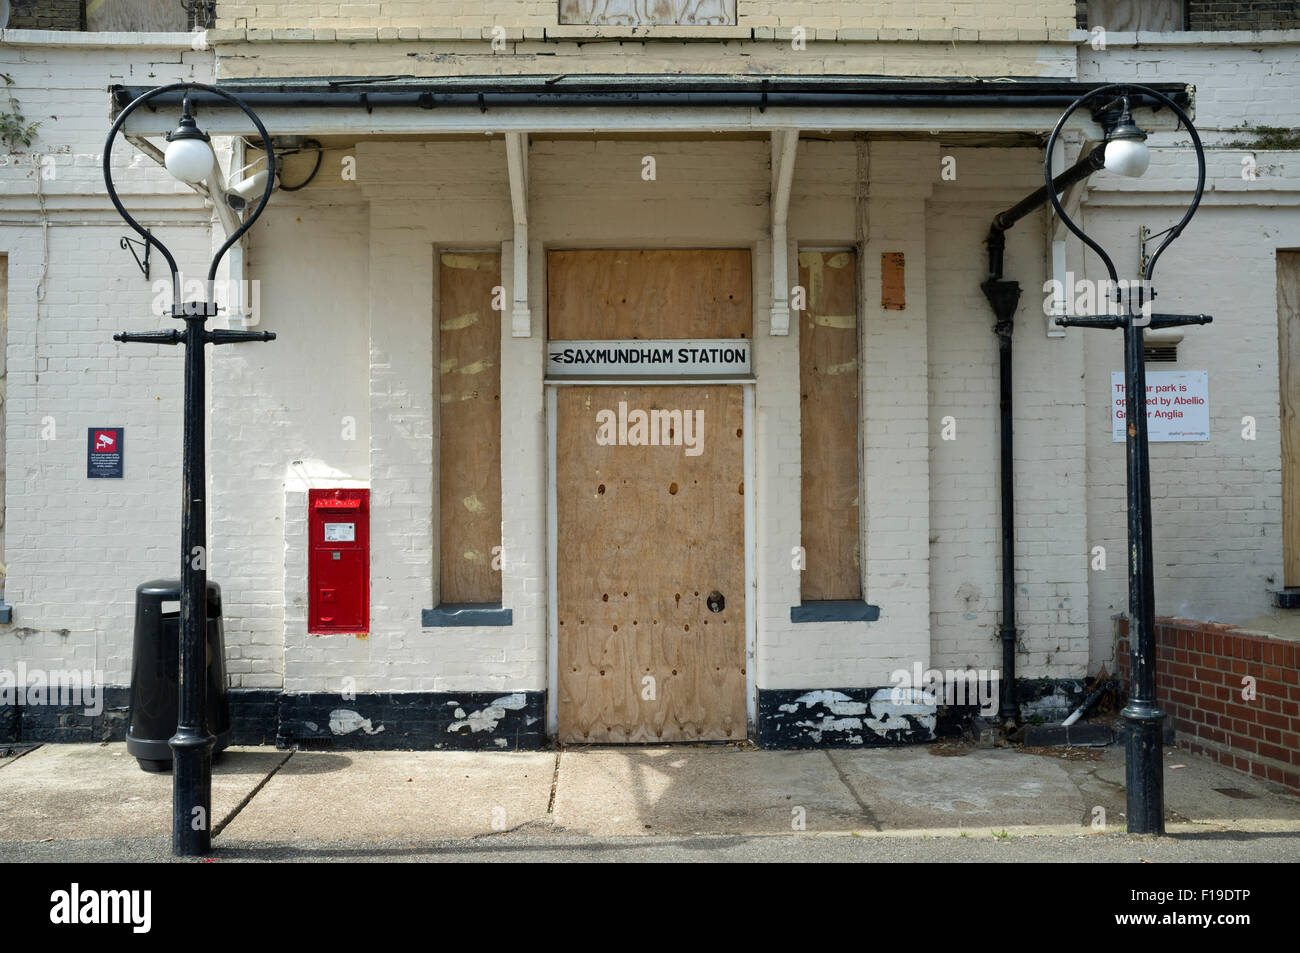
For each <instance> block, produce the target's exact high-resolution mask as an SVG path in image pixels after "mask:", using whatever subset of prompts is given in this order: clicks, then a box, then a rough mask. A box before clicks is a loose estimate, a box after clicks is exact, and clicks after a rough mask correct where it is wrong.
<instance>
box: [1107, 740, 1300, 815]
mask: <svg viewBox="0 0 1300 953" xmlns="http://www.w3.org/2000/svg"><path fill="white" fill-rule="evenodd" d="M1095 774H1096V777H1097V779H1098V780H1100V781H1103V782H1106V783H1109V784H1111V785H1113V786H1116V787H1118V788H1120V789H1121V791H1122V789H1123V786H1124V746H1123V745H1116V746H1114V747H1111V748H1107V749H1105V752H1104V754H1103V755H1102V759H1101V761H1100V763H1099V764H1098V765H1097V768H1096V772H1095ZM1224 791H1230V792H1233V793H1235V794H1237V796H1235V797H1234V796H1233V794H1225V793H1224ZM1243 794H1244V795H1245V797H1242V796H1241V795H1243ZM1120 804H1121V805H1122V804H1123V798H1122V797H1121V800H1120ZM1120 810H1121V811H1122V810H1123V807H1122V806H1121V808H1120ZM1165 811H1166V821H1188V822H1191V823H1195V824H1204V825H1219V826H1224V825H1226V826H1230V827H1233V828H1235V829H1238V830H1294V829H1295V828H1296V825H1297V823H1298V822H1300V797H1296V796H1295V795H1293V794H1288V793H1287V792H1286V791H1284V790H1283V789H1282V788H1281V787H1279V786H1278V785H1275V784H1268V783H1266V782H1263V781H1257V780H1256V779H1254V778H1252V777H1249V776H1248V775H1245V774H1240V773H1238V772H1236V771H1233V770H1231V769H1229V768H1225V767H1223V766H1222V765H1219V764H1216V763H1215V762H1213V761H1211V760H1210V759H1209V758H1204V757H1201V756H1199V755H1194V754H1190V753H1189V752H1186V751H1179V750H1178V749H1176V748H1166V749H1165Z"/></svg>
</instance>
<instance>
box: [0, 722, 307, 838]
mask: <svg viewBox="0 0 1300 953" xmlns="http://www.w3.org/2000/svg"><path fill="white" fill-rule="evenodd" d="M288 756H289V752H287V751H276V750H274V749H271V748H228V749H227V750H226V751H225V753H224V754H223V755H222V756H221V757H220V758H219V759H218V760H217V763H216V764H215V765H214V766H213V770H212V814H213V818H214V821H215V823H216V824H220V823H221V822H222V821H223V820H224V819H225V818H227V817H229V816H230V814H231V813H232V812H234V811H235V809H236V808H238V807H239V805H240V804H242V803H243V802H244V800H245V799H247V798H248V796H249V795H250V794H252V792H253V791H254V789H256V787H257V786H258V785H259V784H261V783H262V781H263V780H264V779H265V778H266V776H267V775H269V774H270V773H271V772H272V771H274V770H275V769H276V767H277V766H278V765H280V764H281V763H282V762H283V761H284V760H285V759H286V758H287V757H288ZM171 829H172V776H171V772H167V773H165V774H149V773H146V772H144V771H141V770H140V766H139V765H138V764H137V763H136V760H135V758H133V757H131V756H130V755H129V754H127V753H126V745H125V744H123V743H117V744H107V745H98V744H77V745H42V746H41V747H40V748H38V749H36V750H35V751H32V752H30V753H28V754H26V755H23V757H21V758H18V759H16V760H14V761H12V762H10V763H9V764H8V766H7V767H6V768H5V769H4V770H3V771H0V840H8V841H42V840H47V839H53V840H65V839H72V838H89V837H148V836H159V835H165V836H167V837H170V836H171Z"/></svg>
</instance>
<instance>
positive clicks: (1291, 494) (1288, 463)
mask: <svg viewBox="0 0 1300 953" xmlns="http://www.w3.org/2000/svg"><path fill="white" fill-rule="evenodd" d="M1277 326H1278V374H1279V381H1278V384H1279V388H1278V390H1279V394H1280V396H1281V407H1280V408H1279V410H1280V413H1281V426H1282V561H1283V572H1284V576H1285V585H1287V586H1300V251H1279V252H1278V253H1277Z"/></svg>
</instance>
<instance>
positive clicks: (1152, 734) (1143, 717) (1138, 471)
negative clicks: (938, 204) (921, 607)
mask: <svg viewBox="0 0 1300 953" xmlns="http://www.w3.org/2000/svg"><path fill="white" fill-rule="evenodd" d="M1138 96H1143V97H1150V98H1151V99H1153V100H1155V102H1156V103H1157V104H1159V105H1164V106H1167V107H1168V108H1169V109H1171V110H1172V111H1173V113H1174V114H1175V115H1176V116H1177V117H1178V118H1179V120H1180V121H1181V122H1182V124H1183V125H1184V126H1186V127H1187V132H1188V134H1189V135H1190V136H1191V138H1192V145H1193V146H1195V148H1196V162H1197V178H1196V193H1195V195H1194V196H1193V197H1192V203H1191V205H1190V206H1189V207H1188V209H1187V212H1186V213H1185V214H1184V215H1183V217H1182V220H1181V221H1180V222H1179V223H1178V224H1177V225H1175V226H1174V227H1173V228H1171V229H1170V230H1169V233H1168V235H1166V236H1165V240H1164V242H1162V243H1161V245H1160V247H1159V248H1158V249H1156V252H1155V254H1154V255H1152V256H1151V258H1150V260H1149V261H1148V262H1147V266H1146V272H1145V274H1143V275H1142V281H1141V282H1140V283H1137V287H1136V289H1131V290H1130V291H1129V293H1128V294H1127V295H1124V294H1123V293H1122V292H1121V291H1120V284H1119V275H1118V274H1117V273H1116V271H1115V264H1114V262H1112V261H1111V259H1110V256H1109V255H1107V254H1106V252H1105V250H1104V249H1103V248H1102V247H1101V245H1099V244H1098V243H1097V242H1095V241H1093V239H1091V238H1089V237H1088V236H1087V235H1086V234H1084V232H1083V230H1082V229H1081V228H1079V226H1078V225H1076V224H1075V223H1074V221H1073V220H1072V219H1071V218H1070V217H1069V216H1068V215H1066V214H1065V209H1063V208H1062V207H1061V201H1060V199H1059V198H1058V197H1057V195H1056V190H1055V189H1054V188H1052V149H1053V146H1054V145H1055V144H1056V139H1057V137H1058V136H1059V135H1060V132H1061V129H1062V127H1063V126H1064V125H1065V122H1066V120H1067V119H1069V118H1070V116H1071V114H1073V113H1074V111H1075V110H1076V109H1078V108H1080V107H1081V106H1083V105H1084V104H1085V103H1089V102H1092V103H1099V104H1100V105H1099V106H1098V107H1095V108H1094V109H1093V112H1094V114H1096V115H1097V116H1098V118H1099V119H1100V121H1101V122H1102V123H1103V125H1105V126H1106V127H1107V135H1106V168H1107V169H1109V170H1110V171H1112V172H1118V173H1120V174H1121V175H1129V176H1139V175H1141V174H1142V173H1143V172H1145V171H1146V169H1147V165H1148V163H1149V162H1150V153H1149V152H1148V151H1147V146H1146V142H1145V140H1146V134H1145V133H1143V132H1142V130H1141V129H1139V128H1138V126H1137V124H1136V123H1135V122H1134V121H1133V116H1132V114H1131V112H1130V99H1131V98H1136V97H1138ZM1043 168H1044V174H1045V175H1046V177H1047V194H1048V197H1049V198H1050V199H1051V202H1052V207H1053V208H1054V209H1056V214H1057V215H1059V216H1060V217H1061V221H1062V222H1064V223H1065V226H1066V227H1067V228H1068V229H1069V230H1070V231H1072V232H1073V233H1074V234H1075V235H1078V236H1079V238H1080V239H1082V240H1083V242H1084V244H1086V245H1087V246H1088V247H1089V248H1091V249H1092V250H1093V251H1095V252H1096V253H1097V255H1098V257H1100V258H1101V260H1102V261H1103V262H1104V263H1105V265H1106V271H1107V272H1108V273H1109V275H1110V280H1111V284H1112V286H1113V287H1114V288H1115V303H1116V305H1118V306H1119V307H1118V308H1116V309H1115V311H1116V313H1113V314H1109V315H1097V316H1091V317H1077V318H1057V319H1056V323H1057V324H1059V325H1061V326H1070V325H1076V326H1079V327H1086V328H1111V329H1114V328H1121V329H1123V331H1124V419H1125V422H1126V423H1127V428H1126V432H1127V435H1128V437H1127V460H1128V601H1129V623H1128V624H1129V633H1128V635H1129V658H1130V660H1131V666H1130V671H1131V680H1130V690H1129V701H1128V705H1127V706H1125V708H1124V712H1123V715H1124V719H1125V721H1126V722H1127V729H1128V730H1127V742H1126V744H1127V749H1126V752H1125V755H1126V757H1125V766H1124V777H1125V782H1126V788H1127V792H1128V818H1127V821H1128V831H1129V833H1131V834H1163V833H1164V832H1165V820H1164V763H1163V762H1164V757H1163V755H1164V750H1163V749H1164V738H1163V732H1162V729H1163V722H1164V717H1165V714H1164V712H1163V711H1161V710H1160V706H1159V704H1158V702H1157V700H1156V672H1155V666H1156V651H1155V582H1154V579H1153V578H1152V577H1153V575H1154V570H1153V568H1152V558H1151V467H1150V460H1149V457H1148V447H1147V413H1146V390H1147V387H1146V365H1145V361H1144V357H1143V351H1142V344H1143V332H1144V330H1145V329H1146V328H1148V327H1150V328H1168V327H1174V326H1177V325H1187V324H1208V323H1209V322H1210V321H1211V320H1212V319H1211V318H1210V317H1209V316H1208V315H1204V314H1153V313H1151V303H1150V301H1149V300H1148V299H1147V297H1146V292H1147V291H1148V289H1149V288H1150V282H1151V275H1152V273H1153V272H1154V271H1155V267H1156V261H1157V260H1159V258H1160V254H1161V252H1163V251H1164V250H1165V249H1166V248H1167V247H1168V246H1169V243H1170V242H1172V241H1173V240H1174V239H1175V238H1177V237H1178V236H1179V235H1180V234H1182V231H1183V229H1184V228H1185V227H1186V226H1187V223H1188V222H1189V221H1190V220H1191V218H1192V215H1193V214H1195V212H1196V208H1197V206H1198V205H1200V203H1201V193H1202V191H1203V190H1204V188H1205V151H1204V149H1203V148H1202V147H1201V139H1200V136H1198V135H1197V134H1196V128H1195V127H1194V126H1193V125H1192V121H1191V120H1190V119H1188V118H1187V115H1186V113H1184V112H1183V111H1182V110H1181V109H1179V108H1178V105H1177V103H1175V102H1174V101H1173V100H1172V99H1170V98H1169V97H1168V96H1165V95H1164V94H1163V93H1159V92H1157V91H1156V90H1154V89H1151V88H1149V87H1146V86H1132V85H1122V84H1114V85H1109V86H1102V87H1099V88H1098V89H1095V90H1093V91H1092V92H1090V93H1087V94H1085V95H1083V96H1081V97H1080V98H1079V99H1077V100H1075V102H1074V103H1073V104H1072V105H1071V106H1070V108H1069V109H1067V110H1066V111H1065V114H1064V115H1063V116H1061V118H1060V120H1059V121H1058V122H1057V124H1056V128H1055V129H1053V130H1052V135H1051V137H1050V138H1049V139H1048V140H1047V156H1046V158H1045V159H1044V161H1043ZM1100 297H1101V296H1100V295H1098V299H1099V300H1100ZM1150 298H1151V299H1154V298H1155V291H1154V290H1152V291H1151V292H1150Z"/></svg>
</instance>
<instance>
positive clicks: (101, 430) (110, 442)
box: [86, 427, 123, 480]
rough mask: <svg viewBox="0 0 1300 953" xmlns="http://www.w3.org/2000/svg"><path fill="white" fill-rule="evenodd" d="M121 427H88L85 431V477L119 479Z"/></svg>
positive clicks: (120, 469)
mask: <svg viewBox="0 0 1300 953" xmlns="http://www.w3.org/2000/svg"><path fill="white" fill-rule="evenodd" d="M122 431H123V428H122V427H90V428H89V429H88V430H87V431H86V476H88V477H90V478H91V479H92V480H95V479H100V480H103V479H113V478H118V479H120V478H121V476H122Z"/></svg>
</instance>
